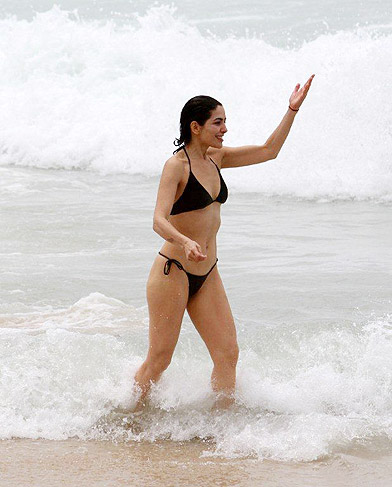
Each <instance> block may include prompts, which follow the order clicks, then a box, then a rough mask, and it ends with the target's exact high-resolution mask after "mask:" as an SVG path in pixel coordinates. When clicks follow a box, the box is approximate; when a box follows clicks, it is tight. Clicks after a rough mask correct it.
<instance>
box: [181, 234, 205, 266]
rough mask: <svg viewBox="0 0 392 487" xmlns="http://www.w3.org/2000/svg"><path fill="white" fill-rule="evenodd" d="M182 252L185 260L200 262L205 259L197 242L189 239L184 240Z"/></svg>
mask: <svg viewBox="0 0 392 487" xmlns="http://www.w3.org/2000/svg"><path fill="white" fill-rule="evenodd" d="M183 248H184V252H185V256H186V258H187V260H193V261H194V262H200V261H201V260H206V258H207V256H206V255H204V254H203V252H202V250H201V247H200V245H199V244H198V243H197V242H194V241H193V240H191V239H189V240H187V241H186V242H185V244H184V246H183Z"/></svg>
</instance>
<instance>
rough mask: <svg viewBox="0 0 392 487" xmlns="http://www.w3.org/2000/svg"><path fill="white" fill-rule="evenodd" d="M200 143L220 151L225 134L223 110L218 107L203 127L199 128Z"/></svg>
mask: <svg viewBox="0 0 392 487" xmlns="http://www.w3.org/2000/svg"><path fill="white" fill-rule="evenodd" d="M199 128H200V134H199V135H200V141H201V142H203V143H205V144H207V145H209V146H210V147H216V148H217V149H220V148H221V147H222V143H223V136H224V134H225V133H226V132H227V128H226V115H225V110H224V108H223V107H222V106H221V105H218V106H217V107H216V108H215V109H214V110H212V112H211V116H210V118H209V119H208V120H207V121H206V123H205V124H204V125H203V126H200V125H199Z"/></svg>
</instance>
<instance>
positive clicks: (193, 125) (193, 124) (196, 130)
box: [190, 120, 200, 135]
mask: <svg viewBox="0 0 392 487" xmlns="http://www.w3.org/2000/svg"><path fill="white" fill-rule="evenodd" d="M190 128H191V132H192V134H195V135H199V134H200V125H199V124H198V123H197V122H196V121H195V120H193V122H191V123H190Z"/></svg>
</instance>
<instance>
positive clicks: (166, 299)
mask: <svg viewBox="0 0 392 487" xmlns="http://www.w3.org/2000/svg"><path fill="white" fill-rule="evenodd" d="M165 262H166V260H165V259H164V257H161V256H157V257H156V259H155V261H154V263H153V265H152V268H151V271H150V275H149V278H148V281H147V303H148V312H149V318H150V324H149V355H151V354H152V355H155V354H161V353H166V354H167V353H169V354H170V353H173V351H174V348H175V346H176V344H177V340H178V336H179V333H180V329H181V323H182V319H183V316H184V312H185V308H186V304H187V300H188V278H187V276H186V274H185V272H184V271H181V270H180V269H178V268H177V267H176V266H175V265H172V267H171V269H170V274H169V275H165V274H164V273H163V268H164V265H165Z"/></svg>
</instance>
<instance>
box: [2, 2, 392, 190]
mask: <svg viewBox="0 0 392 487" xmlns="http://www.w3.org/2000/svg"><path fill="white" fill-rule="evenodd" d="M0 31H1V36H0V52H1V55H0V65H1V75H0V83H1V87H2V89H1V92H0V134H1V135H0V148H1V153H0V164H2V165H11V164H15V165H21V166H32V167H41V168H55V169H56V168H65V169H72V168H75V169H82V170H85V169H86V170H93V171H99V172H101V173H119V172H120V173H121V172H126V173H130V174H136V173H138V174H143V175H146V176H156V175H158V174H159V173H160V170H161V168H162V164H163V162H164V160H165V158H167V157H168V156H169V155H170V152H171V150H172V149H173V146H172V145H171V143H172V140H173V139H174V137H176V136H178V119H179V112H180V110H181V108H182V105H183V104H184V102H185V101H186V100H187V99H189V98H190V97H192V96H194V95H196V94H202V93H205V94H210V95H212V96H214V97H216V98H217V99H219V100H220V101H221V102H222V103H223V104H224V106H225V108H226V114H227V119H228V128H229V132H228V134H227V136H226V143H227V145H229V146H236V145H242V144H257V143H264V142H265V140H266V139H267V138H268V136H269V135H270V134H271V133H272V131H273V130H274V129H275V127H276V126H277V125H278V123H279V122H280V120H281V118H282V116H283V114H284V113H285V111H286V109H287V104H288V98H289V96H290V94H291V92H292V90H293V88H294V86H295V84H296V83H297V82H301V83H303V82H304V81H306V79H307V77H308V76H309V75H310V74H312V73H315V74H316V77H315V79H314V82H313V86H312V88H311V91H310V93H309V95H308V98H307V100H305V103H304V105H303V106H302V107H301V111H300V113H299V114H298V115H297V117H296V120H295V123H294V126H293V128H292V131H291V133H290V135H289V138H288V140H287V142H286V144H285V146H284V147H283V149H282V151H281V153H280V155H279V156H278V159H277V160H275V161H270V162H269V163H267V164H265V165H264V166H262V167H259V166H258V167H251V168H243V169H242V170H230V171H226V177H227V179H228V181H229V183H230V187H231V190H232V191H246V192H247V191H255V192H262V193H265V194H275V195H285V196H287V195H288V196H295V197H303V198H318V199H323V198H326V199H328V200H331V199H335V198H348V199H367V198H372V199H376V200H390V198H391V196H390V195H391V189H392V171H391V168H392V161H391V153H392V132H391V126H392V120H391V113H390V110H389V109H388V107H389V100H390V99H391V97H392V87H391V84H390V83H388V82H387V80H389V79H390V78H391V77H392V63H391V58H390V52H391V48H392V36H391V35H390V34H385V35H378V36H376V35H374V34H372V31H371V30H370V29H369V28H357V29H356V30H355V31H352V32H347V31H346V32H338V33H334V34H325V35H321V36H319V37H318V38H316V39H315V40H313V41H310V42H307V43H304V44H303V45H302V46H301V47H300V48H298V49H289V48H287V49H282V48H278V47H273V46H271V45H269V44H267V43H266V42H265V41H263V40H262V39H261V38H256V37H254V38H235V37H228V38H224V39H223V38H217V37H213V36H206V35H202V34H201V33H200V32H199V30H198V29H197V28H196V27H194V26H192V23H191V22H188V21H187V20H186V19H184V18H181V19H180V18H179V16H178V15H177V14H176V12H175V10H174V9H172V8H169V7H155V8H151V9H150V10H149V11H148V12H147V13H146V14H145V15H143V16H139V17H137V23H136V24H135V23H134V22H133V23H132V24H125V25H122V26H118V25H115V24H114V23H112V22H100V23H99V22H97V21H96V22H94V21H87V20H83V21H82V20H80V19H78V17H77V16H76V17H75V15H71V14H69V13H67V12H65V11H63V10H61V9H59V8H58V7H54V8H52V10H50V11H48V12H45V13H40V14H36V16H35V17H34V19H33V20H32V21H26V20H17V19H16V18H14V17H11V18H8V19H3V20H0Z"/></svg>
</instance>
